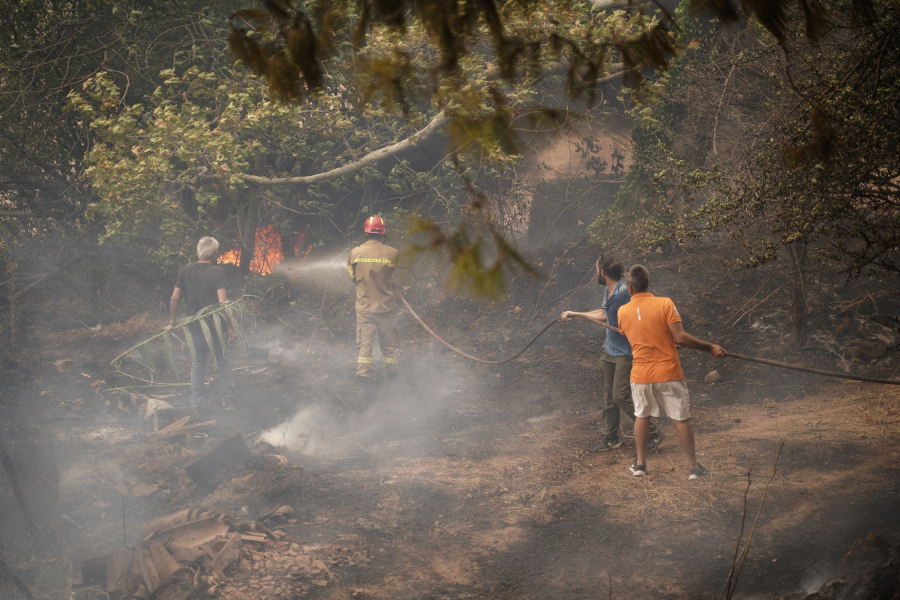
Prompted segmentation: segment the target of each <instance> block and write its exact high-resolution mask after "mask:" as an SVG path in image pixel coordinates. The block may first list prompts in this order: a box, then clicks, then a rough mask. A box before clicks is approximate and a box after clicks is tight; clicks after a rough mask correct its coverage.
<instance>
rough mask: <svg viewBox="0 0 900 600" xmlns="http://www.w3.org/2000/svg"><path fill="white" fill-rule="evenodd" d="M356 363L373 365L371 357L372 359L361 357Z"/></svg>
mask: <svg viewBox="0 0 900 600" xmlns="http://www.w3.org/2000/svg"><path fill="white" fill-rule="evenodd" d="M356 362H358V363H369V364H371V363H372V357H371V356H370V357H368V358H366V357H365V356H360V357H359V358H357V359H356Z"/></svg>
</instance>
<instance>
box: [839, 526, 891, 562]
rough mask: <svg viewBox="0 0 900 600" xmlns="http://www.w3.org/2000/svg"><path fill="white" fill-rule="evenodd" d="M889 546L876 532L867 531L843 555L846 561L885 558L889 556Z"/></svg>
mask: <svg viewBox="0 0 900 600" xmlns="http://www.w3.org/2000/svg"><path fill="white" fill-rule="evenodd" d="M890 552H891V546H890V544H888V543H887V541H886V540H885V539H884V538H883V537H881V536H880V535H878V534H877V533H874V532H873V533H867V534H866V535H864V536H861V537H859V538H858V539H857V540H856V541H855V542H853V545H852V546H851V547H850V551H849V552H847V555H846V556H845V557H844V560H845V561H848V562H860V561H876V560H886V559H887V558H888V557H889V556H890Z"/></svg>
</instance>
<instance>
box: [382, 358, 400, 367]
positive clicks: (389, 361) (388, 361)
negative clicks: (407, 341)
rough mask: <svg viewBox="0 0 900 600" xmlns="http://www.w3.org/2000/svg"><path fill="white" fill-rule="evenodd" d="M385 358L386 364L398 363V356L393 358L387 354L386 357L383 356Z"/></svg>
mask: <svg viewBox="0 0 900 600" xmlns="http://www.w3.org/2000/svg"><path fill="white" fill-rule="evenodd" d="M383 360H384V364H386V365H393V364H397V359H396V358H391V357H389V356H385V357H383Z"/></svg>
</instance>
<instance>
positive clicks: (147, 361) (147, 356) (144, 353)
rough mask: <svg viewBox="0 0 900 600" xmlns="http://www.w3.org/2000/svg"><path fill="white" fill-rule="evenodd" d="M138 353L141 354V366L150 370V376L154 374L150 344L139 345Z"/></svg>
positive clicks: (154, 368)
mask: <svg viewBox="0 0 900 600" xmlns="http://www.w3.org/2000/svg"><path fill="white" fill-rule="evenodd" d="M138 352H139V353H140V354H141V362H142V363H143V365H144V366H145V367H147V368H148V369H150V372H151V374H156V361H155V360H154V359H153V350H151V348H150V344H141V345H140V346H138Z"/></svg>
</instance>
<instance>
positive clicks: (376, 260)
mask: <svg viewBox="0 0 900 600" xmlns="http://www.w3.org/2000/svg"><path fill="white" fill-rule="evenodd" d="M356 263H381V264H384V265H393V264H394V261H392V260H391V259H389V258H357V259H356V260H354V261H353V264H354V265H355V264H356ZM347 268H348V269H349V268H350V267H347Z"/></svg>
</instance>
